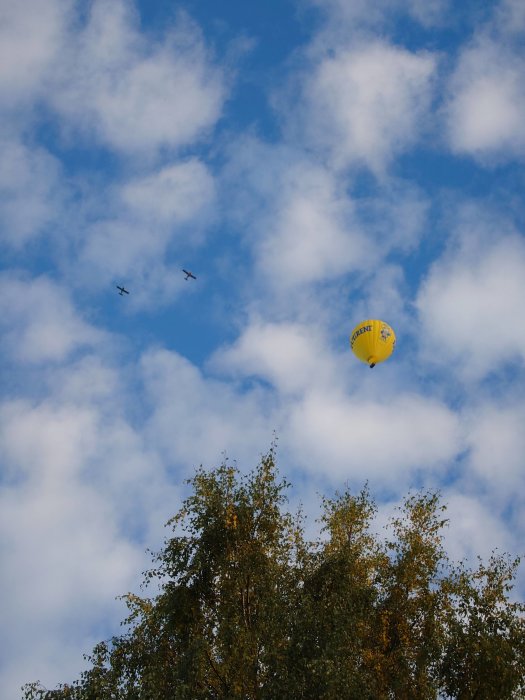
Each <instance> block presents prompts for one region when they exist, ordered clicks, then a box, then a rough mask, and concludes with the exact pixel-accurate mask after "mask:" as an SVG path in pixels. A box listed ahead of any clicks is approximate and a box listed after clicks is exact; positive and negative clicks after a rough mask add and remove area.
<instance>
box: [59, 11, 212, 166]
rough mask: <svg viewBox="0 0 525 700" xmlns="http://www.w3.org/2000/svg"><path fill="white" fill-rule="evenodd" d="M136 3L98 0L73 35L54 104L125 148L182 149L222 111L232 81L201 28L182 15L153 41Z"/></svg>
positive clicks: (87, 128)
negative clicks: (217, 62) (161, 39)
mask: <svg viewBox="0 0 525 700" xmlns="http://www.w3.org/2000/svg"><path fill="white" fill-rule="evenodd" d="M131 8H132V6H131V4H130V3H127V2H124V1H123V0H111V1H110V0H95V2H93V4H92V5H91V7H90V13H89V19H88V22H87V25H86V27H85V28H84V29H83V30H82V31H80V33H79V34H78V35H76V34H72V35H71V36H70V37H69V48H68V51H67V52H66V53H65V55H64V56H63V57H62V61H61V64H60V68H58V67H57V71H56V78H55V83H54V87H53V89H52V91H51V93H50V95H49V101H50V103H51V104H52V106H53V107H54V108H55V109H56V110H57V112H58V113H59V114H60V115H61V117H62V118H63V119H64V120H65V121H66V123H68V124H70V125H71V126H74V127H80V128H81V129H83V130H85V131H86V132H87V133H92V134H94V135H95V137H96V138H97V139H99V140H100V141H101V142H102V143H103V144H106V145H108V146H109V147H111V148H114V149H115V150H117V151H120V152H124V153H137V152H139V153H142V154H144V153H146V152H147V151H153V154H154V153H155V151H156V150H158V149H159V148H161V147H163V146H166V147H172V148H178V147H180V146H183V145H186V144H188V143H191V142H192V141H194V140H195V139H198V138H200V137H201V136H202V135H203V134H204V133H205V132H206V131H207V130H208V129H210V128H211V127H212V126H213V125H214V124H215V122H216V121H217V119H218V118H219V116H220V114H221V109H222V102H223V99H224V96H225V84H224V79H223V75H222V73H221V71H219V69H217V68H216V67H215V66H214V65H213V64H212V62H211V60H210V58H209V56H208V55H207V50H206V48H205V46H204V43H203V40H202V37H201V36H200V34H199V31H198V29H197V27H196V26H195V25H194V24H193V23H191V22H190V20H189V19H188V18H185V17H184V16H183V15H179V20H178V24H177V26H176V27H172V28H170V29H169V30H168V33H167V36H166V38H165V40H164V42H163V43H159V44H157V45H151V44H148V43H147V42H146V40H145V38H144V37H143V35H142V34H141V33H140V32H139V31H138V28H137V24H138V20H137V18H136V16H135V14H134V13H133V11H132V9H131Z"/></svg>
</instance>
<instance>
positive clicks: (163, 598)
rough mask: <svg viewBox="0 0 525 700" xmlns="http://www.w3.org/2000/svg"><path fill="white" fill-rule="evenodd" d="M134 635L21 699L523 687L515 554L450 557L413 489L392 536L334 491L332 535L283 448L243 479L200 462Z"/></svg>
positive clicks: (327, 508)
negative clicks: (300, 509)
mask: <svg viewBox="0 0 525 700" xmlns="http://www.w3.org/2000/svg"><path fill="white" fill-rule="evenodd" d="M189 483H190V485H191V494H190V496H189V497H188V498H187V499H186V500H185V501H184V503H183V505H182V507H181V509H180V510H179V512H178V513H177V514H176V515H175V517H174V518H173V519H172V520H171V521H170V522H169V526H170V527H171V529H172V534H171V536H170V537H169V538H168V539H167V540H166V542H165V546H164V548H163V549H162V551H160V552H159V553H158V554H156V555H155V556H154V559H153V562H154V566H153V568H152V569H151V570H150V571H148V572H146V574H145V583H146V584H147V583H151V582H152V581H155V582H156V583H157V584H158V586H159V588H158V590H159V591H160V592H159V593H158V594H157V595H156V596H154V597H152V598H146V597H139V596H137V595H134V594H131V593H130V594H128V595H126V596H124V598H125V600H126V604H127V606H128V609H129V616H128V617H127V619H126V620H125V621H124V624H125V626H126V632H125V633H124V634H121V635H120V636H116V637H114V638H113V639H111V640H110V641H108V642H102V643H100V644H98V645H97V646H96V647H95V649H94V650H93V653H92V655H91V656H90V657H89V659H88V660H89V668H88V670H87V671H85V672H84V673H83V674H82V675H81V677H80V679H79V680H78V681H75V682H74V683H73V684H72V685H61V686H60V687H58V688H57V689H55V690H50V691H49V690H46V689H45V688H44V687H42V686H41V685H40V684H39V683H31V684H28V685H26V686H25V687H24V689H23V693H24V695H23V697H24V698H25V700H66V699H69V700H95V699H96V700H106V699H107V700H109V699H112V700H113V699H115V700H167V699H168V698H169V699H170V700H173V699H175V700H179V699H180V700H182V699H191V700H200V699H201V698H202V699H203V700H204V699H206V700H208V699H212V698H217V699H224V700H226V699H232V700H234V699H237V698H238V699H239V700H240V699H243V700H270V699H272V700H273V699H275V698H282V699H283V700H286V699H290V700H292V699H293V700H295V699H298V700H301V699H304V700H306V699H311V700H317V699H319V698H326V700H331V699H332V698H334V699H335V698H338V699H339V698H342V697H343V698H348V699H349V700H352V699H355V700H358V699H359V700H383V699H384V700H387V699H390V698H396V699H399V700H411V699H413V700H416V699H417V700H426V699H428V700H431V699H437V698H438V697H440V698H445V697H446V698H457V700H460V699H461V700H463V699H467V698H469V699H471V700H474V699H477V700H483V699H485V698H486V699H487V700H488V698H491V699H493V698H498V699H499V700H505V699H507V698H508V699H509V700H510V699H511V698H523V697H525V696H524V692H525V683H524V677H525V625H524V620H523V611H524V609H525V607H524V606H523V605H522V604H520V603H516V602H511V601H510V599H509V594H510V592H511V590H512V583H513V581H514V578H515V574H516V569H517V566H518V564H519V560H514V561H511V560H508V559H506V558H505V557H500V556H495V555H494V556H493V557H492V558H491V559H490V561H489V562H488V564H483V563H481V562H480V565H479V568H478V569H477V570H476V571H471V570H469V569H467V568H466V567H465V566H463V565H462V564H452V563H450V562H449V560H448V558H447V556H446V552H445V551H444V547H443V535H442V532H443V528H444V526H445V524H446V519H445V518H444V510H445V506H444V505H442V504H441V503H440V499H439V497H438V495H437V494H434V493H418V494H416V495H410V496H409V497H407V498H406V499H405V501H404V504H403V506H402V508H401V509H400V510H399V512H398V515H397V516H396V517H395V518H393V520H392V522H391V523H390V527H389V534H388V535H387V536H386V537H385V538H382V537H379V536H378V535H377V534H374V533H373V530H372V523H373V518H374V516H375V513H376V506H375V503H374V502H373V499H372V498H371V496H370V493H369V492H368V489H367V488H365V489H363V490H362V491H361V492H360V493H359V494H357V495H354V494H352V493H351V492H350V491H349V490H346V491H345V492H343V493H340V494H339V493H338V494H336V495H335V497H334V498H325V499H323V515H322V518H321V522H322V531H321V534H320V537H319V539H318V540H317V541H315V542H308V541H307V540H306V538H305V535H304V527H303V519H302V516H301V514H300V513H299V514H298V515H296V516H292V515H291V514H290V513H289V512H287V511H286V509H285V505H286V495H285V492H286V489H287V487H288V484H287V482H286V481H284V480H279V478H278V472H277V469H276V465H275V452H274V449H273V448H272V449H271V450H270V451H269V453H268V454H267V455H265V456H264V457H263V458H262V459H261V462H260V464H259V465H258V466H257V467H256V468H255V469H254V470H253V471H252V472H251V473H249V474H248V475H246V476H242V475H241V474H240V472H239V471H238V470H237V469H236V468H234V467H232V466H230V465H229V464H228V463H224V464H222V465H221V466H219V467H218V468H216V469H214V470H211V471H205V470H204V469H202V468H200V469H199V470H197V472H196V474H195V476H194V477H193V479H191V480H190V482H189Z"/></svg>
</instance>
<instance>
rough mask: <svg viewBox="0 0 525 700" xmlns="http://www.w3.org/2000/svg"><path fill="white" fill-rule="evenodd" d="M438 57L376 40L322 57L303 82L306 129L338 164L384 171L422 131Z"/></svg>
mask: <svg viewBox="0 0 525 700" xmlns="http://www.w3.org/2000/svg"><path fill="white" fill-rule="evenodd" d="M435 68H436V60H435V58H434V57H433V56H431V55H430V54H415V53H411V52H410V51H407V50H405V49H402V48H398V47H395V46H393V45H389V44H386V43H382V42H379V41H377V40H371V41H369V42H367V43H366V44H364V45H362V46H360V47H359V48H354V49H351V50H341V51H339V52H338V53H336V54H335V56H333V57H329V58H325V59H324V60H322V61H321V63H320V65H319V66H318V67H317V68H316V69H315V70H314V71H313V74H312V75H311V77H310V76H309V77H308V78H307V79H306V82H305V89H304V93H305V105H304V110H305V122H306V124H305V132H306V137H307V139H308V141H309V142H311V143H312V144H313V145H315V146H317V147H319V148H321V149H322V150H325V151H326V152H327V153H328V154H329V156H330V158H331V161H332V162H333V164H334V165H335V166H336V167H339V168H341V167H346V166H348V165H351V164H357V165H365V166H367V167H369V168H370V169H371V170H373V171H374V172H375V173H376V174H382V173H383V172H384V170H385V168H386V167H387V166H388V165H389V163H390V161H391V160H392V158H393V156H394V155H396V154H398V153H400V152H403V151H404V150H407V149H408V148H410V147H411V146H412V145H414V144H415V143H416V142H417V140H418V137H419V135H420V134H421V133H422V132H423V131H424V129H425V124H426V121H427V118H428V117H427V111H428V109H429V106H430V102H431V99H432V78H433V75H434V72H435Z"/></svg>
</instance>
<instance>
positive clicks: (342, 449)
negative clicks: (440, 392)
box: [286, 384, 462, 490]
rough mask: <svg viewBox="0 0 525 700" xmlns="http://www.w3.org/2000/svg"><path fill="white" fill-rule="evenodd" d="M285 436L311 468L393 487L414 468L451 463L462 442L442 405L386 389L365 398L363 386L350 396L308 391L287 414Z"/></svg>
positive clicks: (333, 476)
mask: <svg viewBox="0 0 525 700" xmlns="http://www.w3.org/2000/svg"><path fill="white" fill-rule="evenodd" d="M286 439H287V440H289V441H290V442H291V444H292V445H293V450H294V453H295V454H296V456H297V458H298V460H299V461H300V463H301V465H302V466H303V468H305V469H306V470H308V471H310V472H314V473H315V472H316V471H317V472H318V471H320V470H321V471H322V473H323V474H324V475H325V476H326V477H328V478H330V479H332V480H334V481H335V482H339V483H340V482H341V480H343V479H351V480H353V481H355V480H360V481H362V482H364V481H367V480H369V481H370V483H371V486H372V488H375V487H377V486H380V487H381V488H384V486H385V485H386V486H388V487H393V486H395V488H396V490H400V489H403V488H405V487H406V486H408V485H409V483H410V477H411V476H413V475H414V474H416V473H418V472H419V471H432V470H434V469H436V468H437V467H440V466H442V465H444V464H447V463H450V462H451V461H452V460H453V459H454V458H455V456H456V455H457V454H458V452H459V451H460V450H461V445H462V437H461V429H460V424H459V421H458V418H457V416H456V415H455V414H454V413H453V412H452V411H451V410H450V409H448V408H447V406H445V405H444V404H442V403H440V402H438V401H436V400H434V399H427V398H424V397H422V396H418V395H416V394H413V395H412V394H402V393H401V394H399V395H392V394H391V393H390V392H388V390H386V391H385V395H384V397H383V398H381V397H380V396H377V395H375V396H374V394H373V393H372V394H371V395H370V396H369V397H368V398H367V386H366V384H364V385H363V387H362V388H361V390H360V391H356V392H354V394H353V395H352V396H345V395H343V394H341V393H337V392H334V391H331V392H328V393H327V392H319V391H315V392H312V393H310V394H309V395H307V396H306V397H305V398H304V400H303V401H302V402H300V403H298V405H297V406H296V407H295V408H294V410H293V411H292V412H291V415H290V422H289V426H288V428H287V433H286ZM404 485H405V486H404Z"/></svg>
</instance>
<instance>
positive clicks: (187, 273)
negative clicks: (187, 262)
mask: <svg viewBox="0 0 525 700" xmlns="http://www.w3.org/2000/svg"><path fill="white" fill-rule="evenodd" d="M182 271H183V272H184V274H185V275H186V277H185V278H184V279H185V280H187V279H188V278H189V277H191V279H192V280H196V279H197V278H196V277H195V275H194V274H193V272H189V271H188V270H184V269H183V270H182Z"/></svg>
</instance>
